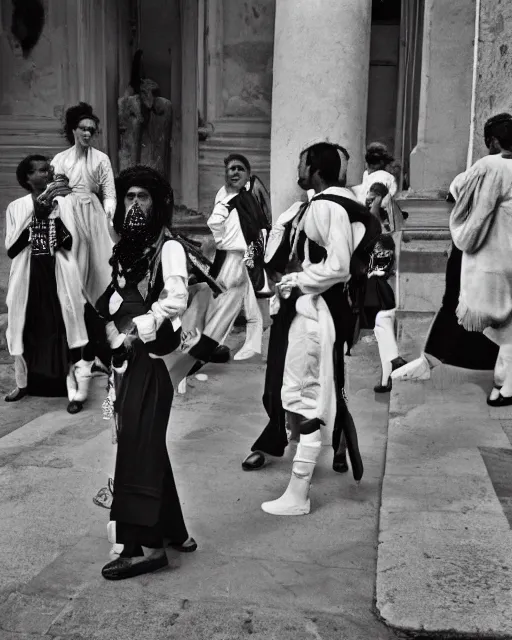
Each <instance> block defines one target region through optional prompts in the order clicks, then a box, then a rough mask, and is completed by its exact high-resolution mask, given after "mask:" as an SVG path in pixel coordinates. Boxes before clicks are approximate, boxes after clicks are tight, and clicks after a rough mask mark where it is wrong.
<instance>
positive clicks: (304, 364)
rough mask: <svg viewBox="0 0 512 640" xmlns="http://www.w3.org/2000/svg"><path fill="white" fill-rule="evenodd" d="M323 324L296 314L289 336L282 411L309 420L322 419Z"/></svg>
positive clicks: (282, 389) (282, 393) (282, 390)
mask: <svg viewBox="0 0 512 640" xmlns="http://www.w3.org/2000/svg"><path fill="white" fill-rule="evenodd" d="M319 329H320V325H319V323H318V322H317V321H316V320H314V319H312V318H309V317H306V316H304V315H302V314H300V313H297V315H296V316H295V318H294V319H293V322H292V325H291V327H290V332H289V334H288V349H287V351H286V360H285V365H284V375H283V386H282V388H281V400H282V402H283V409H284V410H285V411H291V412H292V413H297V414H299V415H301V416H303V417H304V418H306V419H307V420H312V419H314V418H318V417H319V408H318V403H319V398H320V393H321V386H320V385H321V380H320V358H321V343H320V330H319Z"/></svg>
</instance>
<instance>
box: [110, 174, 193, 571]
mask: <svg viewBox="0 0 512 640" xmlns="http://www.w3.org/2000/svg"><path fill="white" fill-rule="evenodd" d="M117 190H118V197H119V199H118V205H117V209H116V214H115V217H114V228H115V231H116V233H117V234H118V236H119V238H120V240H119V242H118V243H117V244H116V245H115V247H114V251H113V256H112V260H111V264H112V281H111V283H110V284H109V286H108V288H107V290H106V291H105V293H104V294H103V296H102V297H101V299H100V300H99V301H98V311H99V312H100V314H101V315H102V317H103V318H104V319H105V320H106V322H107V333H108V336H109V341H110V345H111V347H112V353H113V357H112V367H113V369H114V374H115V377H116V380H115V401H114V405H113V410H114V411H115V413H116V423H117V443H118V446H117V458H116V469H115V475H114V485H113V502H112V509H111V522H110V523H109V527H108V532H109V540H110V542H111V543H113V544H119V545H123V550H122V552H121V553H120V555H119V557H117V558H116V559H115V560H113V561H111V562H109V563H108V564H107V565H105V567H103V570H102V575H103V577H104V578H105V579H107V580H122V579H125V578H131V577H133V576H136V575H140V574H143V573H148V572H151V571H156V570H158V569H161V568H163V567H166V566H167V565H168V560H167V556H166V553H165V549H164V539H166V540H167V542H168V543H169V544H171V545H172V546H173V547H175V548H177V549H179V550H181V551H194V550H195V549H196V548H197V545H196V543H195V541H194V540H193V539H192V538H189V535H188V532H187V528H186V526H185V522H184V519H183V514H182V511H181V505H180V501H179V497H178V493H177V490H176V485H175V482H174V477H173V473H172V468H171V463H170V460H169V453H168V450H167V445H166V433H167V425H168V422H169V415H170V411H171V406H172V401H173V395H174V388H173V383H172V381H171V376H170V375H169V371H168V366H167V364H166V362H165V361H164V360H165V358H166V357H167V356H168V355H169V354H171V353H172V352H173V351H174V350H176V349H177V348H179V346H180V340H181V316H182V315H183V313H184V311H185V309H186V308H187V304H188V298H189V294H188V290H187V289H188V287H187V283H188V271H187V256H186V253H185V250H184V249H183V246H182V244H181V243H179V242H177V241H176V240H175V239H174V238H173V237H172V235H171V233H170V224H171V222H172V209H173V197H172V190H171V188H170V186H169V184H168V183H167V182H166V181H165V180H164V179H163V178H162V177H161V176H160V175H159V174H158V173H157V172H156V171H154V170H152V169H151V168H148V167H133V168H131V169H128V170H126V171H124V172H122V173H121V174H120V175H119V178H118V181H117Z"/></svg>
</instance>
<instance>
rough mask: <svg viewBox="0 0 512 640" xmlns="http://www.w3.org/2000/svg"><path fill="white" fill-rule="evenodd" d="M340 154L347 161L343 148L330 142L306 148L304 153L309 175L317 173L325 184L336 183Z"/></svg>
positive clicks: (338, 174)
mask: <svg viewBox="0 0 512 640" xmlns="http://www.w3.org/2000/svg"><path fill="white" fill-rule="evenodd" d="M338 152H341V153H342V154H343V155H344V156H345V158H346V159H347V161H348V160H349V159H350V155H349V153H348V151H347V150H346V149H345V147H342V146H340V145H338V144H331V143H330V142H319V143H317V144H314V145H312V146H311V147H308V149H306V150H305V151H303V153H306V154H307V156H306V165H307V166H309V167H311V173H314V172H315V171H318V174H319V175H320V177H321V178H322V179H323V180H326V181H327V182H337V181H338V179H339V177H340V171H341V158H340V155H339V153H338Z"/></svg>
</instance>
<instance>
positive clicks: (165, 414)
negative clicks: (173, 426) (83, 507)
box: [111, 340, 188, 548]
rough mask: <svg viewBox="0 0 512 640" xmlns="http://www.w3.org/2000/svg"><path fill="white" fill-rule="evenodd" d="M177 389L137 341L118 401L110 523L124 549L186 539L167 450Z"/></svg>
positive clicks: (153, 546)
mask: <svg viewBox="0 0 512 640" xmlns="http://www.w3.org/2000/svg"><path fill="white" fill-rule="evenodd" d="M173 395H174V390H173V386H172V383H171V379H170V377H169V373H168V371H167V368H166V366H165V364H164V362H163V361H162V360H158V359H154V358H151V357H150V356H149V353H148V350H147V347H146V346H145V345H144V344H143V343H142V342H141V341H140V340H137V341H136V342H135V343H134V344H133V349H132V351H131V353H130V359H129V364H128V369H127V371H126V373H125V374H124V375H123V378H122V382H121V385H120V391H119V395H118V398H117V401H116V408H117V411H118V429H119V431H118V448H117V458H116V470H115V478H114V492H113V494H114V499H113V503H112V510H111V519H112V520H115V521H116V530H117V533H116V537H117V542H119V543H120V544H141V545H144V546H147V547H152V548H159V547H161V546H163V538H164V537H166V538H170V539H171V541H173V542H177V543H181V542H184V541H185V540H186V539H187V538H188V533H187V528H186V526H185V522H184V519H183V514H182V511H181V505H180V501H179V497H178V493H177V490H176V485H175V482H174V476H173V472H172V468H171V463H170V460H169V455H168V452H167V446H166V433H167V424H168V421H169V416H170V411H171V405H172V400H173Z"/></svg>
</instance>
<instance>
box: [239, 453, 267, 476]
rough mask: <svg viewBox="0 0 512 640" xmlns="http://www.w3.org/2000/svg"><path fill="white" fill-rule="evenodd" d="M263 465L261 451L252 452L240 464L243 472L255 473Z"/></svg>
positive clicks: (263, 457)
mask: <svg viewBox="0 0 512 640" xmlns="http://www.w3.org/2000/svg"><path fill="white" fill-rule="evenodd" d="M264 465H265V455H264V454H263V453H261V451H253V452H252V453H250V454H249V455H248V456H247V458H246V459H245V460H244V461H243V462H242V469H243V470H244V471H256V470H257V469H261V468H262V467H263V466H264Z"/></svg>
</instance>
